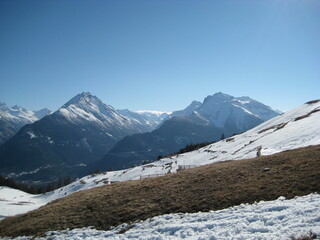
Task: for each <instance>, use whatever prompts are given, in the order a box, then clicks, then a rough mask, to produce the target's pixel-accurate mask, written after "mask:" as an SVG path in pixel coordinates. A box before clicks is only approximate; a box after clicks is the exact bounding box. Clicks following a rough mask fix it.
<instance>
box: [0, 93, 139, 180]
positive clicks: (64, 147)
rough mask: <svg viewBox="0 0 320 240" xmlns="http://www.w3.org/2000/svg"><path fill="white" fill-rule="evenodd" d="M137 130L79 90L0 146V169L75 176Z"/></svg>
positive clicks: (24, 175)
mask: <svg viewBox="0 0 320 240" xmlns="http://www.w3.org/2000/svg"><path fill="white" fill-rule="evenodd" d="M142 131H143V130H142V127H139V126H137V124H134V123H133V122H132V121H131V120H128V119H127V118H125V117H124V116H122V115H120V114H119V113H118V112H117V111H116V110H115V109H114V108H113V107H111V106H109V105H106V104H104V103H102V102H101V100H100V99H98V98H97V97H95V96H93V95H91V94H90V93H82V94H79V95H77V96H75V97H74V98H72V99H71V100H70V101H68V102H67V103H66V104H65V105H63V106H62V107H61V108H60V109H59V110H57V111H56V112H54V113H52V114H51V115H48V116H46V117H44V118H42V119H41V120H39V121H37V122H35V123H33V124H28V125H26V126H24V127H23V128H22V129H21V130H20V131H19V132H18V133H17V134H16V135H15V136H14V137H12V138H11V139H10V140H9V141H7V142H6V143H4V144H3V145H2V146H0V173H2V174H5V175H8V174H11V176H13V177H16V178H18V179H19V180H28V181H31V180H32V181H45V180H47V181H54V180H56V179H57V178H58V177H64V176H71V177H76V176H77V174H78V172H79V171H80V170H81V169H82V168H83V167H84V166H86V164H88V163H91V162H94V161H97V160H98V159H100V158H101V157H102V156H103V155H105V154H106V152H107V151H108V150H110V149H111V148H112V147H113V146H114V144H115V143H116V142H117V141H119V140H120V139H122V138H123V137H125V136H126V135H130V134H134V133H138V132H142Z"/></svg>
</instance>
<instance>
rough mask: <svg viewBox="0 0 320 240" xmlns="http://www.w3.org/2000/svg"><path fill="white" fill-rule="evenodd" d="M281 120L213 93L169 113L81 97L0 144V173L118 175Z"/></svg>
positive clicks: (246, 101) (35, 178)
mask: <svg viewBox="0 0 320 240" xmlns="http://www.w3.org/2000/svg"><path fill="white" fill-rule="evenodd" d="M276 115H278V113H277V112H276V111H274V110H272V109H271V108H270V107H268V106H266V105H264V104H262V103H259V102H257V101H255V100H253V99H251V98H248V97H242V98H235V97H232V96H230V95H227V94H223V93H217V94H214V95H212V96H208V97H207V98H205V100H204V101H203V103H200V102H196V101H194V102H192V103H191V105H189V106H188V107H187V108H186V109H184V110H181V111H176V112H173V113H171V114H170V113H161V112H152V111H138V112H133V111H129V110H116V109H114V108H113V107H111V106H109V105H107V104H104V103H103V102H102V101H101V100H100V99H98V98H97V97H96V96H93V95H91V94H90V93H87V92H84V93H81V94H78V95H77V96H75V97H74V98H72V99H71V100H70V101H68V102H67V103H66V104H64V105H63V106H62V107H61V108H59V109H58V110H57V111H55V112H54V113H52V114H50V115H48V116H46V117H44V118H42V119H41V120H39V121H36V122H34V123H33V124H27V125H25V126H24V127H22V128H21V129H20V131H18V133H17V134H16V135H14V136H13V137H12V138H10V139H9V140H8V141H6V142H5V143H4V144H2V145H1V146H0V173H1V174H3V175H5V176H11V177H14V178H16V179H18V180H20V181H28V182H29V183H35V182H39V181H40V182H42V183H43V182H46V181H47V182H52V181H57V180H58V178H63V177H66V176H71V177H73V178H76V177H79V176H83V175H85V174H87V173H88V171H93V170H95V168H96V167H99V168H101V169H102V170H104V169H108V168H110V169H122V168H127V167H129V166H132V165H134V164H136V165H140V164H142V162H144V161H146V160H148V161H153V160H155V158H156V157H157V156H158V155H165V154H169V153H172V152H175V151H177V150H179V149H180V148H182V147H184V146H185V145H187V144H191V143H198V142H204V141H205V142H207V141H217V140H219V139H220V137H221V135H222V133H223V134H224V135H225V136H230V135H232V134H234V133H239V132H243V131H246V130H248V129H250V128H252V127H255V126H257V125H258V124H260V123H262V122H264V121H265V120H267V119H269V118H272V117H273V116H276Z"/></svg>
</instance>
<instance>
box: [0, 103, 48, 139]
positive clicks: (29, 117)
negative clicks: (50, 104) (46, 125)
mask: <svg viewBox="0 0 320 240" xmlns="http://www.w3.org/2000/svg"><path fill="white" fill-rule="evenodd" d="M48 114H51V111H50V110H48V109H46V108H44V109H41V110H39V111H30V110H27V109H25V108H23V107H19V106H13V107H8V106H7V105H6V104H5V103H0V144H1V143H4V142H5V141H6V140H8V139H9V138H10V137H12V136H13V135H14V134H15V133H17V132H18V131H19V129H20V128H21V127H22V126H24V125H26V124H29V123H33V122H35V121H37V120H39V119H41V118H43V117H45V116H46V115H48Z"/></svg>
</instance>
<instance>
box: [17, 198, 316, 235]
mask: <svg viewBox="0 0 320 240" xmlns="http://www.w3.org/2000/svg"><path fill="white" fill-rule="evenodd" d="M123 229H128V230H127V231H125V232H124V233H123V234H120V233H119V232H121V231H122V230H123ZM310 231H311V232H313V233H315V234H318V235H319V234H320V195H319V194H310V195H308V196H304V197H296V198H294V199H291V200H285V199H284V197H280V198H279V199H277V200H275V201H269V202H263V201H261V202H259V203H256V204H252V205H249V204H242V205H240V206H235V207H232V208H228V209H224V210H220V211H211V212H206V213H201V212H199V213H192V214H188V213H187V214H168V215H163V216H158V217H154V218H150V219H147V220H146V221H141V222H138V223H135V224H133V225H131V226H129V225H122V226H119V227H116V228H114V229H112V230H111V231H97V230H95V229H91V228H82V229H74V230H70V231H69V230H65V231H61V232H48V233H47V237H45V238H40V239H52V240H54V239H57V240H58V239H59V240H60V239H144V240H146V239H149V240H166V239H177V240H178V239H190V240H193V239H203V240H204V239H211V240H215V239H233V240H236V239H237V240H240V239H241V240H248V239H261V240H262V239H266V240H267V239H268V240H269V239H284V240H285V239H288V240H289V239H291V238H292V237H300V236H301V235H307V234H309V232H310ZM122 232H123V231H122ZM18 239H20V240H22V239H28V238H26V237H21V238H18Z"/></svg>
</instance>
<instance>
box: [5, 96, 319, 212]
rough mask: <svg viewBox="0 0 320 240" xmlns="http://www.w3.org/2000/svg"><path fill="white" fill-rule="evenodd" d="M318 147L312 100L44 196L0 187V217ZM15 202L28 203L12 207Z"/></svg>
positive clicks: (315, 108)
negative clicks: (80, 194)
mask: <svg viewBox="0 0 320 240" xmlns="http://www.w3.org/2000/svg"><path fill="white" fill-rule="evenodd" d="M319 144H320V100H316V101H311V102H308V103H306V104H303V105H301V106H299V107H297V108H295V109H293V110H291V111H288V112H285V113H284V114H282V115H279V116H277V117H275V118H273V119H270V120H269V121H266V122H265V123H263V124H261V125H259V126H257V127H255V128H253V129H251V130H249V131H247V132H245V133H242V134H239V135H236V136H233V137H230V138H227V139H224V140H222V141H219V142H217V143H213V144H210V145H208V146H206V147H203V148H201V149H199V150H195V151H192V152H189V153H184V154H179V155H176V156H172V157H168V158H163V159H161V160H159V161H155V162H153V163H151V164H145V165H142V166H138V167H133V168H129V169H125V170H120V171H110V172H105V173H102V174H94V175H88V176H86V177H83V178H81V179H79V180H77V181H75V182H73V183H71V184H69V185H67V186H65V187H62V188H60V189H57V190H55V191H53V192H50V193H47V194H41V195H31V194H26V193H23V194H22V192H21V191H18V190H12V189H8V188H6V187H4V188H1V189H0V193H1V196H7V198H8V201H0V215H3V216H11V215H15V214H19V213H24V212H27V211H30V210H32V209H36V208H38V207H40V206H42V205H44V204H46V203H48V202H50V201H52V200H55V199H57V198H61V197H64V196H66V195H69V194H71V193H74V192H77V191H81V190H85V189H90V188H93V187H98V186H102V185H105V184H110V183H111V182H119V181H127V180H136V179H141V178H145V177H150V176H157V175H158V176H161V175H164V174H167V173H169V172H171V173H172V172H176V171H177V170H178V169H179V168H183V167H184V166H193V167H194V166H200V165H206V164H211V163H215V162H220V161H226V160H240V159H245V158H253V157H256V155H257V152H258V149H259V147H260V146H261V153H262V155H271V154H274V153H278V152H282V151H286V150H291V149H296V148H300V147H306V146H311V145H319ZM9 196H13V197H9ZM9 198H10V199H9ZM19 202H25V203H26V202H28V203H26V204H20V205H15V203H19Z"/></svg>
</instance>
